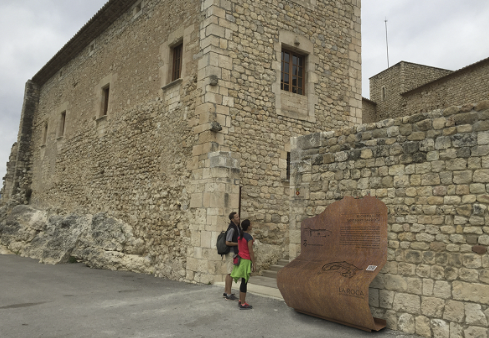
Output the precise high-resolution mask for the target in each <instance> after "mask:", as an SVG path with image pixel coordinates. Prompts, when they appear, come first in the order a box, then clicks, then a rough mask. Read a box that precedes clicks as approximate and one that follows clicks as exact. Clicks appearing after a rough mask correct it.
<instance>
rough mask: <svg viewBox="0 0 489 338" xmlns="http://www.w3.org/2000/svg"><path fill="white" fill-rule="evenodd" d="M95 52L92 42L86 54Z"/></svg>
mask: <svg viewBox="0 0 489 338" xmlns="http://www.w3.org/2000/svg"><path fill="white" fill-rule="evenodd" d="M94 50H95V42H92V43H91V44H90V46H88V52H89V53H90V54H92V53H93V52H94Z"/></svg>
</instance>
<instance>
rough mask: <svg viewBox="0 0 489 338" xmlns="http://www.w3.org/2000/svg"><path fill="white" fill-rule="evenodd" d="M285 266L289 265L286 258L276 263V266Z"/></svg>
mask: <svg viewBox="0 0 489 338" xmlns="http://www.w3.org/2000/svg"><path fill="white" fill-rule="evenodd" d="M287 264H289V259H288V258H284V259H279V261H278V262H277V265H282V266H286V265H287Z"/></svg>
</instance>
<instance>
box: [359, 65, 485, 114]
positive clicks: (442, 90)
mask: <svg viewBox="0 0 489 338" xmlns="http://www.w3.org/2000/svg"><path fill="white" fill-rule="evenodd" d="M487 99H489V58H487V59H484V60H481V61H479V62H476V63H474V64H471V65H469V66H467V67H464V68H462V69H459V70H457V71H450V70H446V69H440V68H435V67H429V66H423V65H418V64H415V63H410V62H405V61H401V62H399V63H397V64H396V65H394V66H392V67H390V68H388V69H386V70H384V71H382V72H380V73H379V74H377V75H374V76H372V77H371V78H370V101H369V100H366V99H364V100H363V103H362V106H363V110H364V112H366V113H364V122H374V121H380V120H383V119H386V118H392V117H401V116H407V115H412V114H416V113H420V112H428V111H432V110H435V109H440V108H447V107H451V106H461V105H464V104H466V103H472V102H478V101H482V100H487ZM371 101H373V103H374V104H373V103H372V102H371Z"/></svg>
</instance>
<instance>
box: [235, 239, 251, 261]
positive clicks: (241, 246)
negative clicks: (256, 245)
mask: <svg viewBox="0 0 489 338" xmlns="http://www.w3.org/2000/svg"><path fill="white" fill-rule="evenodd" d="M249 241H251V242H252V243H253V237H252V236H251V235H250V234H247V233H243V238H239V237H238V250H239V257H241V258H243V259H249V260H251V256H250V250H249V249H248V242H249Z"/></svg>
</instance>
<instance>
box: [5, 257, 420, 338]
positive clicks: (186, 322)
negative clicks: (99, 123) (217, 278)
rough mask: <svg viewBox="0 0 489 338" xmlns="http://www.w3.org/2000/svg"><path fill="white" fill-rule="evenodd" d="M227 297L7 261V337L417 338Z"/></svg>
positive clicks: (80, 268) (204, 289)
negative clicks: (240, 303) (243, 303)
mask: <svg viewBox="0 0 489 338" xmlns="http://www.w3.org/2000/svg"><path fill="white" fill-rule="evenodd" d="M222 292H223V289H222V287H218V286H215V285H196V284H189V283H184V282H176V281H171V280H167V279H163V278H155V277H153V276H151V275H143V274H137V273H133V272H127V271H109V270H97V269H90V268H87V267H86V266H85V265H83V264H80V263H76V264H61V265H44V264H39V263H38V262H37V261H36V260H32V259H29V258H23V257H19V256H16V255H0V337H1V338H17V337H19V338H32V337H43V338H53V337H63V338H64V337H96V338H103V337H141V338H146V337H246V338H253V337H267V338H268V337H281V338H283V337H335V338H337V337H339V338H341V337H374V338H401V337H402V338H408V337H409V338H412V337H418V336H414V335H406V334H402V333H400V332H397V331H391V330H387V329H384V330H382V331H380V332H372V333H368V332H364V331H361V330H358V329H354V328H350V327H346V326H343V325H339V324H336V323H332V322H328V321H325V320H322V319H318V318H315V317H310V316H307V315H303V314H300V313H297V312H295V311H294V310H293V309H291V308H289V307H287V305H286V304H285V303H284V302H283V301H280V300H277V299H272V298H267V297H262V296H258V295H253V294H248V296H247V302H248V303H249V304H251V305H253V309H252V310H239V309H238V304H237V302H235V301H226V300H224V299H223V298H222ZM233 292H236V293H238V290H237V286H236V284H235V285H234V286H233Z"/></svg>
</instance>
